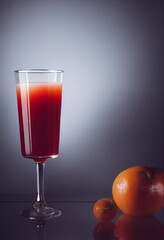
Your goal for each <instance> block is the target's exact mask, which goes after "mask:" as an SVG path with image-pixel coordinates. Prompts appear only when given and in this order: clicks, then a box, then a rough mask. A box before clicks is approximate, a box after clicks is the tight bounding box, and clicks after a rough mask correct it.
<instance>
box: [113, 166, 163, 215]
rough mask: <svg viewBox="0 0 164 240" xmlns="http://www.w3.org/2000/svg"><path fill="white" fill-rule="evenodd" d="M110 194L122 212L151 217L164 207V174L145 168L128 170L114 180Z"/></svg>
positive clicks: (155, 169)
mask: <svg viewBox="0 0 164 240" xmlns="http://www.w3.org/2000/svg"><path fill="white" fill-rule="evenodd" d="M112 194H113V199H114V201H115V203H116V204H117V206H118V207H119V208H120V210H122V212H124V213H126V214H128V215H132V216H145V215H151V214H153V213H155V212H157V211H159V210H160V208H162V207H163V206H164V172H163V171H162V170H160V169H157V168H151V167H146V166H135V167H131V168H128V169H126V170H124V171H122V172H121V173H120V174H118V175H117V177H116V178H115V180H114V182H113V186H112Z"/></svg>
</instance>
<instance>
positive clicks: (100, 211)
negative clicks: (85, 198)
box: [93, 198, 117, 221]
mask: <svg viewBox="0 0 164 240" xmlns="http://www.w3.org/2000/svg"><path fill="white" fill-rule="evenodd" d="M116 213H117V206H116V204H115V202H114V201H113V200H112V199H110V198H102V199H100V200H99V201H97V202H96V203H95V204H94V207H93V214H94V216H95V218H96V219H97V220H98V221H109V220H111V219H113V218H114V217H115V216H116Z"/></svg>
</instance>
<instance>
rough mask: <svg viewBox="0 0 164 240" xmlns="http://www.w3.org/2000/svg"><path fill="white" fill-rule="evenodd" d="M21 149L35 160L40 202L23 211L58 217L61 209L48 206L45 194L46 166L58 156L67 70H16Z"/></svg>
mask: <svg viewBox="0 0 164 240" xmlns="http://www.w3.org/2000/svg"><path fill="white" fill-rule="evenodd" d="M15 76H16V95H17V106H18V118H19V130H20V140H21V152H22V155H23V157H25V158H30V159H33V160H34V161H35V163H36V171H37V197H36V202H35V203H34V204H33V206H32V207H31V208H29V209H25V210H23V211H22V212H21V215H22V216H25V217H28V218H30V219H38V218H49V217H51V216H54V217H58V216H60V215H61V211H59V210H56V209H53V208H51V207H48V206H47V204H46V202H45V197H44V167H45V162H46V161H47V159H49V158H56V157H58V153H59V136H60V115H61V100H62V79H63V70H49V69H29V70H16V71H15Z"/></svg>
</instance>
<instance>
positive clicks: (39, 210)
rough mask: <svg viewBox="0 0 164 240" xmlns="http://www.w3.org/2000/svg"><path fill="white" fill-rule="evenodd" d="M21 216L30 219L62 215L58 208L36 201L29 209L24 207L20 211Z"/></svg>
mask: <svg viewBox="0 0 164 240" xmlns="http://www.w3.org/2000/svg"><path fill="white" fill-rule="evenodd" d="M20 215H21V216H23V217H27V218H30V219H40V218H51V217H59V216H61V215H62V212H61V211H60V210H56V209H53V208H51V207H48V206H47V205H45V204H44V205H43V204H38V203H37V202H36V203H34V204H33V206H32V207H31V208H30V209H25V210H23V211H22V212H21V213H20Z"/></svg>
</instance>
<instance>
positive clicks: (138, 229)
mask: <svg viewBox="0 0 164 240" xmlns="http://www.w3.org/2000/svg"><path fill="white" fill-rule="evenodd" d="M163 234H164V232H163V226H162V223H161V222H160V221H159V220H158V219H157V218H156V217H155V216H153V215H151V216H146V217H134V216H129V215H126V214H122V215H121V216H120V217H119V218H118V220H117V222H116V225H115V232H114V235H115V236H116V237H117V238H118V239H126V240H134V239H135V240H147V239H148V240H162V239H163V236H164V235H163Z"/></svg>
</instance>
